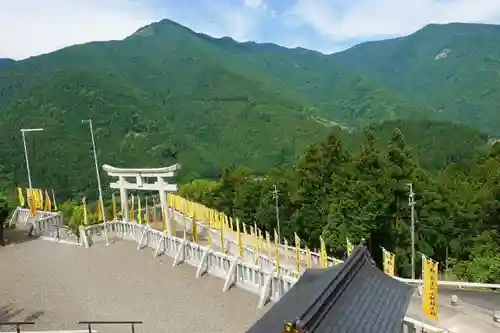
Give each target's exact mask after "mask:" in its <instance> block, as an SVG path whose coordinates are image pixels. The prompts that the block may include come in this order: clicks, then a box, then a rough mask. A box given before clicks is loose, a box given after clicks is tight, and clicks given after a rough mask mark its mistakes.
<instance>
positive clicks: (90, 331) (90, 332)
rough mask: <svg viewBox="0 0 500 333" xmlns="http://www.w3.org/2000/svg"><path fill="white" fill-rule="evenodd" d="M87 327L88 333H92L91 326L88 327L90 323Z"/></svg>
mask: <svg viewBox="0 0 500 333" xmlns="http://www.w3.org/2000/svg"><path fill="white" fill-rule="evenodd" d="M87 327H88V329H89V333H92V326H91V325H90V323H88V325H87Z"/></svg>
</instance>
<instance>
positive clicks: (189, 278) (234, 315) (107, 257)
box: [0, 240, 265, 333]
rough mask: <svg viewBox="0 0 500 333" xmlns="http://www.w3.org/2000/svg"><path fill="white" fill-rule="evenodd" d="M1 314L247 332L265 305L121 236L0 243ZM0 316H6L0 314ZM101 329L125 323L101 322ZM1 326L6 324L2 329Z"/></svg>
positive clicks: (49, 324) (42, 320)
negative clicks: (88, 243) (86, 243)
mask: <svg viewBox="0 0 500 333" xmlns="http://www.w3.org/2000/svg"><path fill="white" fill-rule="evenodd" d="M0 262H1V263H2V269H1V273H0V321H2V320H3V321H6V320H11V321H12V320H26V319H28V320H29V319H36V323H37V324H36V326H35V327H34V328H33V329H37V330H44V329H82V328H83V327H82V326H81V325H77V324H76V323H77V322H78V321H79V320H142V321H143V322H144V324H143V325H139V326H138V327H137V330H136V332H138V333H140V332H148V333H154V332H162V333H165V332H218V333H224V332H231V333H234V332H244V331H245V330H246V328H248V327H249V326H251V324H252V323H253V322H255V320H256V319H257V318H258V317H259V316H260V315H262V313H263V312H264V311H265V310H257V309H256V305H257V301H258V297H257V295H253V294H251V293H248V292H246V291H243V290H241V289H238V288H232V289H231V290H230V291H228V292H227V293H222V287H223V283H224V282H223V280H221V279H217V278H215V277H211V276H207V275H205V276H203V277H201V278H200V279H196V278H195V268H194V267H191V266H189V265H187V264H181V265H180V266H178V267H176V268H172V260H171V259H170V258H169V257H166V256H161V257H159V258H157V259H153V256H152V250H151V249H148V248H145V249H143V250H141V251H137V250H136V244H135V243H133V242H128V241H120V242H117V243H113V244H111V245H110V246H105V245H102V244H96V245H95V246H93V247H91V248H90V249H84V248H81V247H76V246H73V245H66V244H57V243H53V242H49V241H43V240H32V241H26V242H23V243H19V244H13V245H10V246H7V247H4V248H0ZM2 317H3V318H2ZM96 329H97V330H98V331H99V332H128V331H129V330H130V328H126V327H123V326H121V327H116V326H115V327H113V326H101V327H96ZM1 330H3V331H6V330H7V328H6V327H4V328H3V329H1Z"/></svg>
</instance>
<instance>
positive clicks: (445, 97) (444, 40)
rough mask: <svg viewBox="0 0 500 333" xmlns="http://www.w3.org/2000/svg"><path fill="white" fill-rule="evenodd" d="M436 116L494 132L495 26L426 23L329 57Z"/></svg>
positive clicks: (499, 31) (497, 96)
mask: <svg viewBox="0 0 500 333" xmlns="http://www.w3.org/2000/svg"><path fill="white" fill-rule="evenodd" d="M331 58H332V61H334V62H337V63H338V64H341V65H343V66H345V67H348V68H352V69H356V70H359V71H360V72H362V73H364V74H365V75H367V76H369V77H371V78H373V79H375V80H377V82H378V83H380V84H381V85H382V86H384V87H385V88H387V89H390V90H392V91H394V92H397V93H399V94H401V95H403V96H404V97H405V98H406V99H407V100H410V101H411V102H412V103H414V104H417V105H423V106H426V107H429V108H431V109H432V110H433V113H434V114H435V117H436V118H437V119H443V120H449V121H459V122H462V123H465V124H469V125H471V126H475V127H477V128H480V129H481V130H483V131H486V132H489V133H495V134H498V133H499V129H498V124H500V115H499V114H498V112H497V106H498V102H499V101H500V91H499V88H498V87H499V86H500V75H499V74H500V26H498V25H488V24H464V23H451V24H444V25H438V24H431V25H428V26H426V27H424V28H423V29H421V30H419V31H417V32H415V33H413V34H411V35H409V36H406V37H401V38H395V39H389V40H383V41H376V42H367V43H362V44H360V45H357V46H355V47H353V48H350V49H348V50H346V51H344V52H340V53H337V54H334V55H332V56H331Z"/></svg>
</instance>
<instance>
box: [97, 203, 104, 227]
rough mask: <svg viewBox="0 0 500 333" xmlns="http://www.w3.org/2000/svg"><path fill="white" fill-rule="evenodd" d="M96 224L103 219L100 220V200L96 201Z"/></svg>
mask: <svg viewBox="0 0 500 333" xmlns="http://www.w3.org/2000/svg"><path fill="white" fill-rule="evenodd" d="M96 215H97V222H102V221H104V219H103V218H102V206H101V200H97V208H96Z"/></svg>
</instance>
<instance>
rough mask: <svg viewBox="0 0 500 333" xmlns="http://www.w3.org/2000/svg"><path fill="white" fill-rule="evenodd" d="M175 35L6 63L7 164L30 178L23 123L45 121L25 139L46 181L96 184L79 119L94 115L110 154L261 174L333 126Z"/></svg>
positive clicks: (102, 146) (103, 155)
mask: <svg viewBox="0 0 500 333" xmlns="http://www.w3.org/2000/svg"><path fill="white" fill-rule="evenodd" d="M156 28H157V29H165V27H164V26H156ZM167 32H169V33H170V34H167V33H165V31H163V33H162V34H160V35H155V38H156V39H154V40H150V39H146V38H143V37H141V36H137V35H134V36H131V37H130V38H127V39H126V40H124V41H119V42H99V43H90V44H85V45H78V46H74V47H69V48H66V49H63V50H60V51H58V52H55V53H52V54H47V55H43V56H40V57H34V58H31V59H28V60H25V61H20V62H18V63H16V64H15V65H13V66H9V67H8V68H5V69H4V70H3V71H0V96H1V98H0V113H1V122H0V140H1V142H2V143H1V146H0V149H2V154H1V155H0V156H1V157H0V159H1V161H0V164H3V165H5V166H6V167H8V168H11V169H12V170H15V171H16V174H15V178H16V179H18V180H24V179H25V171H24V167H23V165H24V162H23V155H22V142H21V140H20V139H21V136H20V134H19V129H20V128H21V127H44V128H45V129H46V130H45V131H44V132H43V133H36V134H33V135H29V136H28V140H29V141H28V143H29V145H30V146H29V150H30V154H32V155H31V159H32V161H33V162H32V163H33V167H32V172H33V174H34V179H36V180H37V181H36V182H38V183H39V184H40V185H39V186H42V185H43V186H47V187H57V188H67V189H68V191H71V188H73V189H74V188H75V187H76V188H78V189H79V190H82V189H85V188H93V186H89V185H90V184H91V183H92V182H93V181H94V180H93V178H94V177H93V176H92V171H91V169H92V168H91V166H92V163H93V162H92V159H91V156H90V155H88V153H89V149H90V146H89V145H88V144H86V143H89V141H88V139H89V137H88V135H89V133H88V128H86V127H85V126H82V125H81V124H80V119H82V118H89V117H92V118H93V120H94V123H95V126H96V128H95V132H96V138H97V142H98V147H99V150H100V154H99V155H100V161H101V163H109V164H116V165H122V166H158V165H166V164H169V163H174V162H177V161H180V162H181V163H183V165H184V167H185V170H184V175H186V174H189V173H191V176H195V175H196V174H200V175H202V176H216V175H217V174H218V172H220V169H221V168H222V167H229V166H232V165H239V164H247V165H249V166H251V167H252V168H254V169H255V170H256V171H259V170H261V171H262V172H264V171H266V170H268V169H269V168H271V167H274V166H277V165H281V164H283V163H287V161H291V160H292V159H293V158H295V156H297V155H298V154H299V153H300V152H301V151H302V150H303V148H304V147H305V145H307V144H309V143H311V142H313V141H315V140H316V139H319V138H321V137H322V135H323V134H322V133H326V131H327V126H325V124H321V123H319V122H317V121H316V120H313V119H311V117H310V116H308V115H307V113H305V112H304V110H303V108H302V105H301V104H300V103H299V102H297V101H296V100H294V98H293V97H291V96H292V95H291V94H290V95H289V96H286V92H285V93H282V92H281V91H278V90H276V89H274V88H273V87H272V86H268V85H267V83H266V82H259V81H256V80H255V79H254V78H253V77H252V76H255V74H253V73H246V72H245V69H243V70H241V71H238V70H237V69H238V66H237V64H232V63H231V62H230V59H229V60H228V59H227V57H226V58H224V57H223V56H222V55H221V54H219V52H218V50H217V49H216V48H214V47H212V46H211V45H209V44H208V43H206V42H204V41H203V40H198V39H196V38H195V37H192V36H191V35H190V34H185V33H184V34H183V33H182V30H181V29H178V28H177V27H175V26H174V27H172V26H169V27H167ZM204 44H206V45H204ZM179 48H180V49H179ZM235 67H236V70H235V69H234V68H235ZM247 74H248V75H247ZM33 145H35V146H33ZM60 163H62V164H63V166H64V169H65V172H64V175H60V172H59V171H58V170H60V169H61V166H60ZM76 184H78V185H76ZM75 185H76V186H75Z"/></svg>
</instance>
